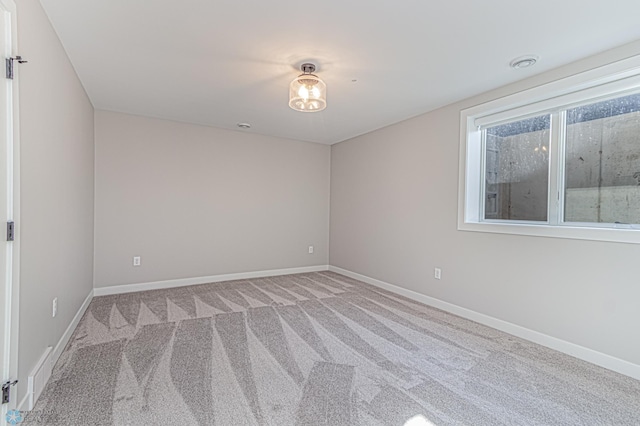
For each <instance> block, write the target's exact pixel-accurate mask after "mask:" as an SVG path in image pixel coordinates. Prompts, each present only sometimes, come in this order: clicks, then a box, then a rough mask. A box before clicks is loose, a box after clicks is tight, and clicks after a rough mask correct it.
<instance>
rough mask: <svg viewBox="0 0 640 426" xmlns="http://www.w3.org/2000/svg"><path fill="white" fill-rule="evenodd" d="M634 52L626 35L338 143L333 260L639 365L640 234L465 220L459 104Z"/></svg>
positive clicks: (334, 174)
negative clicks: (567, 61)
mask: <svg viewBox="0 0 640 426" xmlns="http://www.w3.org/2000/svg"><path fill="white" fill-rule="evenodd" d="M638 53H640V44H639V43H635V44H632V45H627V46H624V47H622V48H619V49H615V50H613V51H609V52H606V53H603V54H601V55H598V56H595V57H591V58H588V59H586V60H583V61H580V62H578V63H574V64H571V65H568V66H565V67H563V68H560V69H557V70H554V71H551V72H548V73H545V74H542V75H540V76H537V77H534V78H531V79H529V80H524V81H522V82H519V83H516V84H513V85H510V86H507V87H503V88H500V89H497V90H494V91H492V92H490V93H486V94H484V95H481V96H478V97H474V98H472V99H468V100H465V101H462V102H459V103H456V104H454V105H450V106H447V107H444V108H441V109H438V110H436V111H433V112H430V113H428V114H424V115H421V116H419V117H416V118H413V119H410V120H407V121H404V122H402V123H399V124H396V125H393V126H389V127H386V128H384V129H381V130H378V131H375V132H372V133H369V134H366V135H363V136H360V137H357V138H354V139H351V140H348V141H345V142H342V143H339V144H336V145H333V146H332V150H331V234H330V241H331V244H330V264H331V265H333V266H337V267H340V268H344V269H347V270H350V271H353V272H356V273H359V274H363V275H366V276H369V277H372V278H375V279H378V280H382V281H386V282H388V283H391V284H395V285H398V286H401V287H404V288H407V289H410V290H413V291H416V292H418V293H422V294H425V295H428V296H431V297H435V298H437V299H440V300H443V301H446V302H450V303H453V304H455V305H458V306H461V307H465V308H468V309H471V310H473V311H476V312H480V313H483V314H486V315H490V316H492V317H495V318H498V319H502V320H505V321H508V322H511V323H514V324H517V325H520V326H523V327H526V328H529V329H532V330H536V331H539V332H542V333H545V334H547V335H550V336H554V337H557V338H560V339H563V340H565V341H568V342H572V343H575V344H578V345H582V346H584V347H587V348H590V349H594V350H596V351H599V352H603V353H605V354H609V355H612V356H614V357H617V358H620V359H623V360H627V361H630V362H632V363H635V364H640V339H639V338H638V324H640V309H638V300H640V285H639V281H638V277H640V263H639V262H638V258H640V244H638V245H636V244H621V243H607V242H595V241H578V240H569V239H559V238H542V237H528V236H516V235H502V234H488V233H474V232H464V231H458V230H457V211H458V210H457V207H458V206H457V200H458V146H459V138H460V111H461V110H462V109H465V108H468V107H471V106H474V105H477V104H479V103H482V102H486V101H489V100H492V99H496V98H499V97H502V96H506V95H508V94H511V93H515V92H517V91H520V90H524V89H527V88H529V87H533V86H536V85H539V84H542V83H545V82H548V81H552V80H555V79H559V78H562V77H564V76H568V75H571V74H574V73H577V72H580V71H582V70H586V69H590V68H593V67H596V66H599V65H603V64H606V63H609V62H611V61H614V60H617V59H622V58H625V57H628V56H631V55H633V54H638ZM514 72H515V71H514ZM436 266H437V267H441V268H442V280H441V281H437V280H435V279H434V278H433V269H434V267H436Z"/></svg>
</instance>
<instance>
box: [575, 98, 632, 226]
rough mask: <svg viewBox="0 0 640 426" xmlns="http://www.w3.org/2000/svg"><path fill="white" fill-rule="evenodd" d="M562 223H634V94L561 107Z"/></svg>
mask: <svg viewBox="0 0 640 426" xmlns="http://www.w3.org/2000/svg"><path fill="white" fill-rule="evenodd" d="M565 158H566V160H565V207H564V220H565V221H566V222H601V223H615V222H620V223H634V224H637V223H640V186H639V185H640V94H636V95H631V96H624V97H620V98H617V99H612V100H608V101H604V102H598V103H594V104H590V105H585V106H581V107H578V108H573V109H570V110H567V134H566V154H565Z"/></svg>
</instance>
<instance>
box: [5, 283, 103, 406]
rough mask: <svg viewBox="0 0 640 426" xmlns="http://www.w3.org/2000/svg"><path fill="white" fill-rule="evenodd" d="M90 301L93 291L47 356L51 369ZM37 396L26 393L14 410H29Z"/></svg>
mask: <svg viewBox="0 0 640 426" xmlns="http://www.w3.org/2000/svg"><path fill="white" fill-rule="evenodd" d="M91 299H93V290H91V291H90V292H89V294H88V295H87V297H86V298H85V299H84V302H82V305H81V306H80V309H78V312H76V315H75V316H74V317H73V319H72V320H71V322H70V323H69V326H68V327H67V329H66V330H65V331H64V333H63V334H62V337H60V340H58V343H57V344H56V346H55V347H54V348H53V351H51V353H50V354H49V355H48V357H49V358H50V360H49V362H50V363H51V367H52V368H53V367H54V366H55V365H56V362H58V358H60V355H61V354H62V351H63V350H64V348H65V347H66V346H67V343H69V340H70V339H71V335H72V334H73V332H74V331H75V329H76V327H77V326H78V324H79V323H80V320H81V319H82V316H83V315H84V313H85V311H86V310H87V308H88V307H89V304H90V303H91ZM39 363H40V362H39ZM39 363H38V364H39ZM48 378H49V377H47V380H48ZM46 384H47V383H46V382H43V383H40V384H39V385H41V387H42V389H44V387H45V386H46ZM37 396H39V395H37ZM37 396H34V395H33V394H32V393H30V392H29V391H27V392H26V393H25V395H24V397H23V398H22V399H21V400H20V402H19V403H18V406H17V407H16V409H17V410H19V411H26V410H31V409H32V407H33V405H35V403H36V401H37Z"/></svg>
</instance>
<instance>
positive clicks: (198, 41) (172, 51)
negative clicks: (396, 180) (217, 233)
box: [29, 0, 640, 144]
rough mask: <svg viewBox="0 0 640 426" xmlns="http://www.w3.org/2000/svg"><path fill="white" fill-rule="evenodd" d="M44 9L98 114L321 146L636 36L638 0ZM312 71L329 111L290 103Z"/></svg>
mask: <svg viewBox="0 0 640 426" xmlns="http://www.w3.org/2000/svg"><path fill="white" fill-rule="evenodd" d="M41 3H42V4H43V6H44V7H45V9H46V11H47V13H48V15H49V17H50V19H51V20H52V22H53V25H54V27H55V29H56V31H57V32H58V34H59V36H60V38H61V40H62V42H63V44H64V46H65V48H66V50H67V53H68V54H69V57H70V58H71V61H72V63H73V65H74V67H75V69H76V71H77V72H78V75H79V76H80V79H81V80H82V83H83V84H84V87H85V88H86V90H87V93H88V94H89V97H90V98H91V101H92V102H93V104H94V106H95V107H96V108H97V109H106V110H113V111H121V112H128V113H133V114H139V115H145V116H151V117H160V118H167V119H172V120H178V121H184V122H189V123H199V124H205V125H211V126H217V127H222V128H227V129H235V130H237V127H236V124H237V123H238V122H248V123H251V126H252V127H251V129H250V130H248V132H254V133H259V134H264V135H272V136H279V137H285V138H292V139H297V140H304V141H312V142H319V143H325V144H333V143H336V142H340V141H342V140H345V139H348V138H351V137H353V136H356V135H359V134H363V133H366V132H369V131H372V130H374V129H378V128H380V127H384V126H386V125H389V124H392V123H395V122H398V121H401V120H404V119H406V118H409V117H412V116H415V115H418V114H421V113H423V112H427V111H430V110H433V109H435V108H437V107H440V106H443V105H446V104H449V103H451V102H454V101H457V100H460V99H463V98H466V97H469V96H472V95H475V94H478V93H481V92H485V91H487V90H490V89H492V88H495V87H498V86H502V85H504V84H507V83H510V82H513V81H516V80H520V79H523V78H525V77H528V76H531V75H533V74H535V73H540V72H542V71H546V70H549V69H551V68H555V67H557V66H559V65H562V64H565V63H568V62H572V61H574V60H576V59H579V58H582V57H585V56H588V55H591V54H593V53H597V52H600V51H603V50H606V49H608V48H611V47H614V46H618V45H621V44H624V43H627V42H630V41H634V40H638V39H640V25H639V24H638V17H639V16H640V1H638V0H612V1H603V0H528V1H526V0H483V1H480V0H439V1H435V0H350V1H345V0H342V1H340V0H322V1H317V2H309V1H306V2H303V1H299V2H293V1H284V0H268V1H266V0H244V1H240V0H182V1H179V2H178V1H169V0H153V1H152V0H91V1H87V0H41ZM525 54H536V55H538V56H539V57H540V61H539V62H538V64H537V65H536V66H535V67H533V68H530V69H522V70H517V71H516V70H513V69H511V68H510V67H509V62H510V61H511V60H512V59H513V58H515V57H517V56H521V55H525ZM29 59H30V60H33V59H32V58H29ZM306 61H310V62H314V63H316V64H317V66H318V70H317V72H316V73H317V74H318V75H319V76H320V77H321V78H322V79H323V80H324V81H325V82H326V83H327V104H328V106H327V109H326V110H324V111H322V112H318V113H300V112H296V111H293V110H291V109H290V108H289V107H288V105H287V102H288V86H289V83H290V81H291V80H292V79H293V78H294V77H296V75H297V74H299V65H300V64H301V63H302V62H306ZM352 80H357V81H356V82H353V81H352Z"/></svg>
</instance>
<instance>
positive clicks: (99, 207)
mask: <svg viewBox="0 0 640 426" xmlns="http://www.w3.org/2000/svg"><path fill="white" fill-rule="evenodd" d="M95 120H96V229H95V232H96V233H95V238H96V243H95V287H96V288H99V287H107V286H113V285H120V284H130V283H144V282H152V281H161V280H171V279H180V278H194V277H204V276H211V275H219V274H229V273H240V272H251V271H264V270H271V269H281V268H294V267H303V266H315V265H326V264H327V261H328V250H329V249H328V238H329V173H330V170H329V161H330V147H329V146H326V145H320V144H314V143H306V142H299V141H293V140H287V139H279V138H273V137H266V136H259V135H255V134H252V133H246V132H240V131H237V132H235V131H228V130H222V129H216V128H212V127H204V126H197V125H191V124H184V123H177V122H172V121H166V120H158V119H150V118H143V117H138V116H133V115H126V114H119V113H113V112H106V111H96V114H95ZM309 245H313V246H314V247H315V252H314V254H308V246H309ZM133 256H141V257H142V265H141V266H140V267H133V266H132V257H133Z"/></svg>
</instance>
